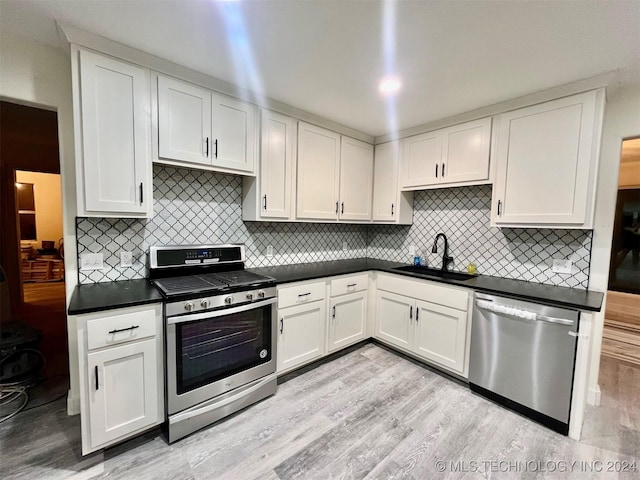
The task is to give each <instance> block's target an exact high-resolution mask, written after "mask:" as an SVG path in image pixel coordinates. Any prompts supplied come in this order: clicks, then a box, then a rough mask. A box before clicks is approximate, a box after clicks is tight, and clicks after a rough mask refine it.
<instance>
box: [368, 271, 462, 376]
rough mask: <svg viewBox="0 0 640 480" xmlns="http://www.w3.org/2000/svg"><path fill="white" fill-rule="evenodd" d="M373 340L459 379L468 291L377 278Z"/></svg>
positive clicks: (422, 282) (385, 275)
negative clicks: (415, 357) (402, 351)
mask: <svg viewBox="0 0 640 480" xmlns="http://www.w3.org/2000/svg"><path fill="white" fill-rule="evenodd" d="M375 299H376V300H375V301H376V308H375V312H376V318H375V327H374V337H375V338H377V339H379V340H380V341H382V342H384V343H387V344H389V345H392V346H394V347H396V348H399V349H400V350H404V351H405V352H407V353H410V354H413V355H415V356H417V357H418V358H420V359H421V360H426V361H427V362H430V363H433V364H435V365H437V366H439V367H442V368H444V369H446V370H449V371H451V372H453V373H455V374H457V375H461V376H463V377H466V376H467V372H468V357H469V327H470V325H471V322H470V321H469V312H470V311H471V310H470V308H469V299H470V295H469V292H468V291H467V290H465V289H460V288H456V287H449V286H444V285H441V284H436V283H434V282H428V281H424V280H410V279H408V278H402V277H401V276H398V275H387V274H378V276H377V280H376V295H375Z"/></svg>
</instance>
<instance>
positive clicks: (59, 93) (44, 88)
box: [0, 31, 80, 413]
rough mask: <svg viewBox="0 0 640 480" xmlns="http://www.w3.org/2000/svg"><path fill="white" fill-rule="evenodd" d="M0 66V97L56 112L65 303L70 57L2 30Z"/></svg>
mask: <svg viewBox="0 0 640 480" xmlns="http://www.w3.org/2000/svg"><path fill="white" fill-rule="evenodd" d="M0 65H2V68H0V97H1V98H2V99H3V100H6V101H10V102H11V101H13V102H15V103H21V104H26V105H31V106H35V107H42V108H46V109H48V110H55V111H57V112H58V140H59V145H60V174H61V176H62V205H63V209H62V219H63V233H64V235H63V236H64V245H65V262H64V263H65V272H66V273H65V278H66V282H65V283H66V296H67V305H68V303H69V300H70V298H71V294H72V293H73V289H74V288H75V286H76V283H77V265H76V264H77V262H76V237H75V214H76V185H75V159H74V144H73V110H72V100H71V61H70V59H69V57H68V56H67V55H66V54H65V53H64V52H63V50H62V49H56V48H53V47H50V46H47V45H43V44H40V43H37V42H35V41H33V40H31V39H28V38H24V37H19V36H16V35H14V34H9V33H7V32H5V31H2V32H0ZM56 240H57V239H56ZM67 330H68V334H69V373H70V377H71V378H70V389H69V398H68V403H67V406H68V408H69V412H70V413H79V411H80V396H79V395H80V394H79V385H78V378H79V374H78V350H77V347H76V345H77V342H76V325H75V319H74V318H73V317H69V319H68V321H67Z"/></svg>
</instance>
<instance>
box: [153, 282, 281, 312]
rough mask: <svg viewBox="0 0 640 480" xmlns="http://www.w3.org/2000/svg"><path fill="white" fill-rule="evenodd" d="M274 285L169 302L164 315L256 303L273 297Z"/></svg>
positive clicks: (274, 294) (274, 292) (274, 293)
mask: <svg viewBox="0 0 640 480" xmlns="http://www.w3.org/2000/svg"><path fill="white" fill-rule="evenodd" d="M275 296H276V287H267V288H259V289H255V290H244V291H241V292H234V293H233V294H226V295H215V296H211V297H203V298H197V299H191V300H183V301H177V302H170V303H167V305H166V307H165V308H166V310H165V312H166V313H165V315H166V316H167V317H173V316H176V315H183V314H188V313H196V312H203V311H206V310H214V309H220V308H229V307H234V306H238V305H242V304H246V303H252V302H255V303H258V302H261V301H263V300H268V299H270V298H275Z"/></svg>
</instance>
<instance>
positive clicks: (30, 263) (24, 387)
mask: <svg viewBox="0 0 640 480" xmlns="http://www.w3.org/2000/svg"><path fill="white" fill-rule="evenodd" d="M0 193H1V197H2V203H1V205H0V222H1V224H2V234H1V235H0V266H1V267H2V270H1V271H0V296H1V297H2V298H0V303H1V304H2V305H3V308H2V309H1V311H0V331H1V332H2V335H1V336H0V387H2V390H3V391H2V397H3V399H5V398H6V397H8V394H7V388H9V387H10V388H9V390H10V392H11V393H12V395H11V396H9V399H8V400H7V401H6V402H5V401H3V403H2V410H3V411H2V413H7V414H11V413H13V412H14V411H15V413H17V411H19V410H16V409H18V408H19V406H20V402H24V403H25V405H26V404H27V401H28V405H27V408H32V407H34V406H37V404H39V403H46V402H48V401H50V400H51V396H52V393H54V394H55V396H56V397H57V396H63V395H65V394H66V391H67V388H68V387H67V386H68V381H69V361H68V358H69V349H68V340H67V338H68V335H67V317H66V305H65V281H64V279H65V273H64V244H63V242H62V237H63V235H62V228H63V223H62V187H61V177H60V158H59V144H58V119H57V113H56V112H53V111H49V110H45V109H40V108H34V107H30V106H24V105H19V104H14V103H11V102H5V101H2V102H0ZM5 387H7V388H5ZM21 392H23V393H21ZM29 392H33V393H29ZM42 392H46V393H42ZM10 400H11V401H10ZM34 404H35V405H34ZM25 405H22V407H24V406H25ZM0 417H2V418H4V416H3V415H2V414H0Z"/></svg>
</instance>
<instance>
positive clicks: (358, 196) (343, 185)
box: [339, 136, 373, 221]
mask: <svg viewBox="0 0 640 480" xmlns="http://www.w3.org/2000/svg"><path fill="white" fill-rule="evenodd" d="M372 188H373V145H369V144H368V143H365V142H361V141H359V140H355V139H353V138H349V137H345V136H343V137H342V142H341V149H340V215H339V218H340V220H363V221H366V220H371V202H372V192H371V191H372Z"/></svg>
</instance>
